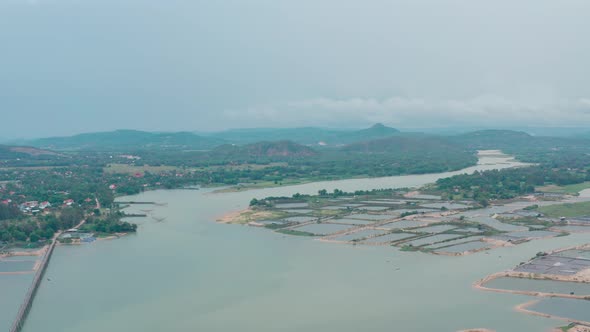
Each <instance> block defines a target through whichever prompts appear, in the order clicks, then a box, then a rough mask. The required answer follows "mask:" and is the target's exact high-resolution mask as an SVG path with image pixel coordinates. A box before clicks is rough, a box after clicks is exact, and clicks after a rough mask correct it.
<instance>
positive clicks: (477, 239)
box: [424, 236, 483, 249]
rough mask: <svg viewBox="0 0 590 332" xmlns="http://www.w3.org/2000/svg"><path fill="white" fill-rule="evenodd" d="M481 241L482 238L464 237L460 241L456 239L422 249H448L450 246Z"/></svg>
mask: <svg viewBox="0 0 590 332" xmlns="http://www.w3.org/2000/svg"><path fill="white" fill-rule="evenodd" d="M481 239H483V236H470V237H464V238H460V239H456V240H451V241H446V242H441V243H436V244H431V245H428V246H425V247H424V248H427V249H437V248H442V247H450V246H454V245H459V244H464V243H467V242H473V241H480V240H481Z"/></svg>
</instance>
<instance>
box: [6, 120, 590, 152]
mask: <svg viewBox="0 0 590 332" xmlns="http://www.w3.org/2000/svg"><path fill="white" fill-rule="evenodd" d="M13 145H17V144H13ZM18 145H20V146H26V147H34V148H36V149H41V150H38V151H51V150H53V151H107V152H139V151H150V150H151V151H208V153H206V154H200V155H199V156H202V157H203V158H206V159H209V158H210V159H215V160H219V159H224V160H232V159H241V160H244V159H248V158H250V159H251V158H252V157H254V158H255V157H260V158H263V157H264V158H271V159H273V160H276V159H281V158H285V159H288V158H305V157H312V156H315V155H317V154H318V153H319V152H320V151H322V150H323V149H331V150H339V151H342V152H349V153H357V152H358V153H371V154H375V153H394V154H403V153H409V152H410V151H412V152H414V151H420V150H423V151H432V150H448V151H451V150H453V151H455V150H457V149H461V150H464V151H474V150H481V149H501V150H505V151H506V152H509V153H516V152H521V151H523V150H527V151H529V152H530V153H533V152H534V151H540V150H547V149H560V148H570V149H571V148H572V147H580V148H583V149H585V148H586V147H587V146H590V139H588V138H581V137H580V138H564V137H545V136H532V135H529V134H527V133H525V132H522V131H512V130H479V131H474V132H469V133H464V134H459V135H453V136H440V135H433V134H430V135H429V134H421V133H407V132H400V131H399V130H397V129H395V128H391V127H387V126H385V125H383V124H375V125H373V126H372V127H370V128H367V129H361V130H333V129H321V128H309V127H308V128H292V129H236V130H228V131H224V132H218V133H211V134H201V135H198V134H195V133H191V132H175V133H153V132H145V131H137V130H116V131H111V132H99V133H88V134H80V135H74V136H68V137H50V138H42V139H35V140H30V141H24V142H19V144H18ZM21 148H22V147H21ZM29 149H30V148H29ZM4 151H8V152H10V153H11V154H13V155H15V153H17V152H15V150H14V148H13V149H12V150H7V148H6V146H5V148H4ZM29 151H30V152H33V150H29ZM580 151H581V150H580ZM8 152H5V154H4V155H8ZM34 153H37V152H34ZM45 155H49V154H47V153H45Z"/></svg>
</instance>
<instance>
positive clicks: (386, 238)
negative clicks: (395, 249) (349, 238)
mask: <svg viewBox="0 0 590 332" xmlns="http://www.w3.org/2000/svg"><path fill="white" fill-rule="evenodd" d="M414 236H416V235H414V234H408V233H390V234H386V235H383V236H378V237H372V238H370V239H367V240H365V241H362V242H361V243H366V244H375V243H389V242H395V241H400V240H403V239H407V238H411V237H414Z"/></svg>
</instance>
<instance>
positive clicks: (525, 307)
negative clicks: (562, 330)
mask: <svg viewBox="0 0 590 332" xmlns="http://www.w3.org/2000/svg"><path fill="white" fill-rule="evenodd" d="M540 301H541V300H532V301H529V302H525V303H522V304H519V305H517V306H515V307H514V310H515V311H517V312H521V313H524V314H527V315H533V316H537V317H545V318H550V319H557V320H561V321H566V322H569V323H577V324H582V325H590V322H586V321H583V320H577V319H572V318H567V317H561V316H556V315H551V314H545V313H542V312H538V311H534V310H531V309H529V307H531V306H534V305H535V304H537V303H539V302H540Z"/></svg>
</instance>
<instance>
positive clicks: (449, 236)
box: [404, 234, 464, 247]
mask: <svg viewBox="0 0 590 332" xmlns="http://www.w3.org/2000/svg"><path fill="white" fill-rule="evenodd" d="M462 236H464V235H457V234H439V235H433V236H427V237H423V238H420V239H416V240H413V241H409V242H405V243H404V244H405V245H412V246H414V247H419V246H422V245H425V244H431V243H437V242H441V241H446V240H452V239H456V238H458V237H462Z"/></svg>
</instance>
